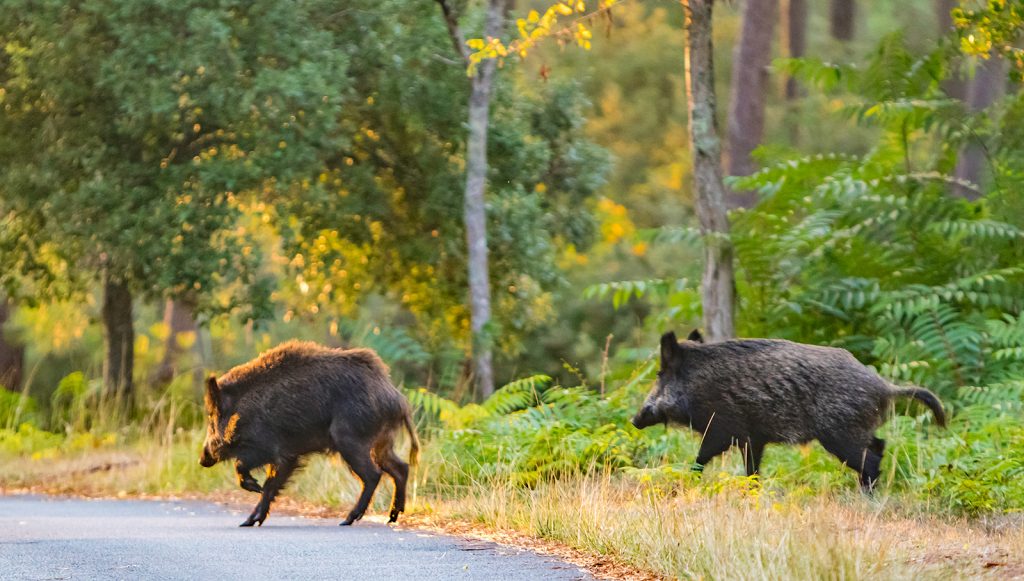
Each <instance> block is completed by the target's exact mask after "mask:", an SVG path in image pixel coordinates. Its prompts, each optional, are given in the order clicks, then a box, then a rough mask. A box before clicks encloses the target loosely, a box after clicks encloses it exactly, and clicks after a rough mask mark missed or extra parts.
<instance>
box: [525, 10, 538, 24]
mask: <svg viewBox="0 0 1024 581" xmlns="http://www.w3.org/2000/svg"><path fill="white" fill-rule="evenodd" d="M526 20H527V22H529V23H530V24H533V23H534V22H537V21H538V20H540V14H538V13H537V11H536V10H531V11H530V13H529V14H527V15H526Z"/></svg>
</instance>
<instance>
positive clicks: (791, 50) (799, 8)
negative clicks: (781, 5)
mask: <svg viewBox="0 0 1024 581" xmlns="http://www.w3.org/2000/svg"><path fill="white" fill-rule="evenodd" d="M806 52H807V0H789V2H788V6H786V56H788V57H789V58H803V56H804V54H805V53H806ZM799 97H800V86H799V85H798V84H797V82H796V79H794V78H793V77H789V78H787V79H786V100H787V101H795V100H796V99H798V98H799Z"/></svg>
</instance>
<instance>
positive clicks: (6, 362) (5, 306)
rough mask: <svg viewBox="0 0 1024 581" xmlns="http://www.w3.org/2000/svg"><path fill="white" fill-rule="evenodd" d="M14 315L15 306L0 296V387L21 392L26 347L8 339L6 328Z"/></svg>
mask: <svg viewBox="0 0 1024 581" xmlns="http://www.w3.org/2000/svg"><path fill="white" fill-rule="evenodd" d="M13 315H14V305H13V304H12V303H11V302H10V301H9V300H8V299H7V297H4V296H2V295H0V386H2V387H4V388H6V389H9V390H11V391H20V390H21V374H22V370H23V369H24V363H25V347H24V346H23V345H18V344H17V343H15V342H13V341H12V340H10V339H8V337H7V334H6V333H5V332H4V326H5V325H6V324H7V321H9V320H10V319H11V317H12V316H13Z"/></svg>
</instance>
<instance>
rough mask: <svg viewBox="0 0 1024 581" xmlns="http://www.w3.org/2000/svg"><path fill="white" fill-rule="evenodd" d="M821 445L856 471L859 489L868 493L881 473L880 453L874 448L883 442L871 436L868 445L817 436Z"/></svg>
mask: <svg viewBox="0 0 1024 581" xmlns="http://www.w3.org/2000/svg"><path fill="white" fill-rule="evenodd" d="M819 441H820V442H821V445H822V446H824V447H825V449H826V450H828V451H829V452H831V453H832V455H833V456H835V457H836V458H839V459H840V460H842V461H843V463H845V464H846V465H847V466H849V467H850V468H852V469H854V470H856V471H857V474H858V476H859V477H860V487H861V490H863V491H864V492H866V493H868V494H870V493H871V491H872V490H873V489H874V487H875V483H876V482H878V477H879V475H880V474H881V466H882V455H881V454H879V453H878V452H876V449H880V448H884V445H885V444H884V442H882V440H878V439H877V438H873V439H872V441H871V443H870V444H868V445H862V444H857V443H854V442H850V441H842V440H840V439H839V438H819Z"/></svg>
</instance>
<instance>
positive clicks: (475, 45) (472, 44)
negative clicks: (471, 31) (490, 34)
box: [466, 38, 484, 50]
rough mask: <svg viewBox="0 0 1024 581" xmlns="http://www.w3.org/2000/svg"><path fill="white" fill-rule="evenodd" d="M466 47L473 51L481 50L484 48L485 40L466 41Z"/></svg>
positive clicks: (473, 39)
mask: <svg viewBox="0 0 1024 581" xmlns="http://www.w3.org/2000/svg"><path fill="white" fill-rule="evenodd" d="M466 46H468V47H469V48H471V49H473V50H481V49H482V48H483V47H484V39H482V38H471V39H469V40H467V41H466Z"/></svg>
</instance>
